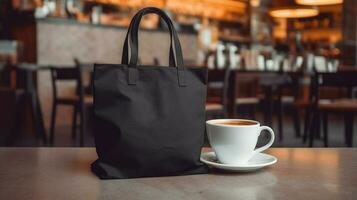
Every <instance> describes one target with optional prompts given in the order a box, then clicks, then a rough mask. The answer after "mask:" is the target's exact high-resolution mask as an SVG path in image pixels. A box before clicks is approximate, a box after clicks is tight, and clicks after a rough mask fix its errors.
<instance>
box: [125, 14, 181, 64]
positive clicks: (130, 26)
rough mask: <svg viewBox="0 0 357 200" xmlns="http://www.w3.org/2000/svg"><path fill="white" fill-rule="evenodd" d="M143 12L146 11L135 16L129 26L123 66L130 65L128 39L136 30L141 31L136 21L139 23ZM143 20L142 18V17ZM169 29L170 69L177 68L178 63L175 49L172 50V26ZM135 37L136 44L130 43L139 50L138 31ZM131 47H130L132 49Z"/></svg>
mask: <svg viewBox="0 0 357 200" xmlns="http://www.w3.org/2000/svg"><path fill="white" fill-rule="evenodd" d="M143 11H144V10H141V11H139V12H137V13H136V14H135V15H134V17H133V19H132V20H131V22H130V25H129V28H128V32H127V35H126V37H125V42H124V48H123V54H122V64H125V65H128V64H129V62H128V61H129V48H128V46H129V44H128V39H129V36H130V35H131V32H132V30H133V29H134V30H138V29H139V27H138V26H139V23H140V22H139V23H136V21H137V19H138V16H139V15H142V14H143ZM140 18H141V17H140ZM133 24H136V26H137V27H134V28H133V26H134V25H133ZM168 28H169V32H170V57H169V66H170V67H175V66H176V63H175V58H174V53H173V49H172V35H171V27H170V26H168ZM133 35H134V36H136V38H135V41H134V44H133V41H129V42H130V45H131V46H133V45H136V46H137V47H138V48H137V49H139V45H138V39H137V38H138V37H137V35H138V32H137V31H136V33H134V34H133ZM130 39H131V40H132V37H131V36H130ZM131 46H130V47H131Z"/></svg>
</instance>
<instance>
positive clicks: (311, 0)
mask: <svg viewBox="0 0 357 200" xmlns="http://www.w3.org/2000/svg"><path fill="white" fill-rule="evenodd" d="M295 2H296V3H297V4H301V5H309V6H324V5H333V4H341V3H343V0H295Z"/></svg>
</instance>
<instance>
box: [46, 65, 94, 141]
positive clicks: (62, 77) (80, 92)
mask: <svg viewBox="0 0 357 200" xmlns="http://www.w3.org/2000/svg"><path fill="white" fill-rule="evenodd" d="M51 77H52V87H53V106H52V115H51V127H50V143H51V145H53V143H54V128H55V122H56V114H57V106H58V105H69V106H73V109H74V112H73V116H72V117H73V118H72V120H73V121H72V137H73V138H75V135H76V128H77V114H78V112H79V114H80V115H79V116H80V125H79V126H80V146H83V144H84V134H85V127H86V124H85V122H86V119H85V117H86V106H87V105H92V104H93V97H92V96H87V95H85V92H84V85H83V79H82V67H81V66H80V64H79V63H76V67H53V68H51ZM61 81H75V82H76V94H75V95H73V96H70V97H59V96H58V92H57V91H58V86H57V83H58V82H61Z"/></svg>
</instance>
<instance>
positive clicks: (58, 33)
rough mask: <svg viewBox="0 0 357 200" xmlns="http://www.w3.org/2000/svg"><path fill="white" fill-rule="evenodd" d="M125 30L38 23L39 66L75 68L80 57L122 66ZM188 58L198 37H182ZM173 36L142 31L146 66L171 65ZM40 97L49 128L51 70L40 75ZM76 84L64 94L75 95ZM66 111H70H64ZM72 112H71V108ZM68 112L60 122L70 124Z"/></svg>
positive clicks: (141, 50) (194, 51) (65, 88)
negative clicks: (154, 64)
mask: <svg viewBox="0 0 357 200" xmlns="http://www.w3.org/2000/svg"><path fill="white" fill-rule="evenodd" d="M126 31H127V30H126V29H125V28H117V27H103V26H94V25H84V24H75V23H50V22H46V21H39V22H37V63H38V64H40V65H66V66H68V65H69V66H70V65H73V58H75V57H77V58H79V59H80V60H81V61H82V62H85V63H95V62H96V63H120V61H121V54H122V47H123V42H124V38H125V35H126ZM179 37H180V41H181V45H182V49H183V54H184V58H185V59H187V60H191V61H195V60H196V55H197V41H196V40H197V36H196V35H194V34H179ZM168 53H169V34H168V33H167V32H161V31H148V30H140V31H139V57H140V59H141V62H142V63H143V64H151V63H153V59H154V57H156V58H158V60H159V62H160V65H167V63H168V58H169V56H168V55H169V54H168ZM38 88H39V96H40V101H41V105H42V110H43V115H44V119H45V123H46V126H48V124H49V119H50V114H51V105H52V104H51V103H52V87H51V84H50V74H49V72H48V71H42V72H39V73H38ZM73 88H74V83H65V84H63V85H61V86H60V93H61V94H62V95H70V94H69V93H71V92H73V91H74V90H73ZM64 110H66V108H64ZM67 110H68V109H67ZM68 114H70V113H69V111H68V112H59V117H58V118H57V119H59V118H62V119H64V120H58V123H61V122H62V123H67V122H70V117H68V116H71V115H68Z"/></svg>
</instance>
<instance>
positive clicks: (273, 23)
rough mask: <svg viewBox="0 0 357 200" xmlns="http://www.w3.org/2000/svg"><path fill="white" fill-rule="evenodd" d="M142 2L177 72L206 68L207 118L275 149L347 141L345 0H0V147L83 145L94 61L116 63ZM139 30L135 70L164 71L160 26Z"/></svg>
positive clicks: (351, 31) (352, 67)
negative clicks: (258, 132) (176, 48)
mask: <svg viewBox="0 0 357 200" xmlns="http://www.w3.org/2000/svg"><path fill="white" fill-rule="evenodd" d="M147 6H155V7H158V8H161V9H164V10H165V12H166V13H167V14H168V15H169V16H170V17H171V18H172V20H173V21H174V26H175V27H176V29H177V31H178V33H179V37H180V41H181V45H182V48H183V54H184V59H185V60H184V62H185V65H186V66H189V67H206V68H208V69H209V72H208V82H207V87H208V89H207V103H206V117H207V119H212V118H248V119H256V120H258V121H260V122H261V123H262V124H263V125H270V126H272V127H273V128H274V130H275V132H276V138H277V139H276V141H275V143H274V145H273V146H274V147H352V146H356V144H357V143H356V140H357V139H356V137H353V135H354V134H355V132H356V128H354V127H356V117H354V114H356V113H357V100H355V99H354V98H355V97H356V96H357V87H356V86H357V65H356V57H357V52H356V46H357V39H356V36H357V32H356V30H357V28H356V23H357V22H356V17H357V12H356V8H357V1H354V0H1V1H0V10H1V14H0V146H25V147H26V146H61V147H62V146H64V147H68V146H93V145H94V141H93V134H92V131H91V130H92V128H93V127H92V124H93V117H92V114H93V100H92V94H93V90H92V84H93V79H92V75H93V64H94V63H120V62H121V54H122V46H123V42H124V38H125V35H126V31H127V27H128V25H129V23H130V20H131V18H132V17H133V15H134V14H135V13H136V12H137V11H138V10H139V9H140V8H143V7H147ZM140 27H141V30H140V33H139V38H140V39H139V44H140V53H139V60H140V63H141V64H143V65H151V64H155V65H160V66H165V65H166V66H167V65H168V58H169V55H168V53H167V52H168V51H165V50H163V49H169V34H168V32H167V29H166V26H165V25H164V23H162V22H161V21H160V19H159V18H158V17H157V16H155V15H147V16H145V17H144V19H143V20H142V22H141V24H140ZM63 68H73V69H75V70H73V71H72V73H67V74H65V75H63V76H60V75H59V74H60V71H61V69H63ZM346 74H349V75H351V74H356V76H355V77H356V78H355V79H354V80H351V79H349V78H344V76H345V75H346ZM348 77H351V76H348ZM324 78H326V79H329V81H328V80H327V81H323V79H324ZM325 83H326V84H325ZM266 139H268V138H267V137H264V136H263V137H261V139H260V140H261V142H262V143H264V140H266ZM205 145H209V144H208V142H207V140H206V144H205Z"/></svg>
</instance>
